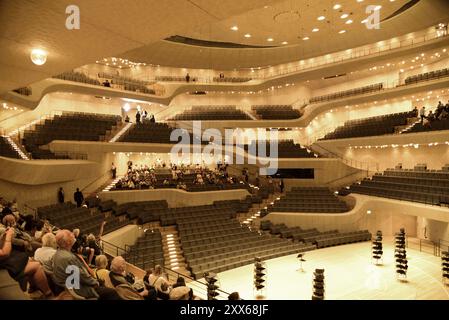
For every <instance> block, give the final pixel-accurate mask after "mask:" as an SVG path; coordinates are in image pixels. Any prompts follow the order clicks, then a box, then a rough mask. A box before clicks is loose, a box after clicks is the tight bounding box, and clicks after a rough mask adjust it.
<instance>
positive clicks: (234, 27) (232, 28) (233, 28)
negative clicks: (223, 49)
mask: <svg viewBox="0 0 449 320" xmlns="http://www.w3.org/2000/svg"><path fill="white" fill-rule="evenodd" d="M238 29H239V27H237V26H233V27H231V30H233V31H237V30H238Z"/></svg>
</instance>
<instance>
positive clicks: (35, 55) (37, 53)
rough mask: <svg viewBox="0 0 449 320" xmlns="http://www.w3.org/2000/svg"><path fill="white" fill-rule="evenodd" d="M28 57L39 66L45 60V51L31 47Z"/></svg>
mask: <svg viewBox="0 0 449 320" xmlns="http://www.w3.org/2000/svg"><path fill="white" fill-rule="evenodd" d="M30 58H31V61H33V63H34V64H35V65H38V66H41V65H43V64H44V63H45V62H47V52H46V51H44V50H42V49H33V50H31V54H30Z"/></svg>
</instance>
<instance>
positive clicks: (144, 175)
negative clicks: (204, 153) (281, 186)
mask: <svg viewBox="0 0 449 320" xmlns="http://www.w3.org/2000/svg"><path fill="white" fill-rule="evenodd" d="M163 168H166V169H167V170H169V172H171V173H170V174H157V173H156V172H157V170H158V169H163ZM237 180H238V179H237V178H236V177H231V176H229V174H228V173H227V172H226V166H225V165H224V166H217V167H216V168H215V169H213V170H212V169H210V168H208V167H202V166H200V165H196V166H193V165H184V164H182V165H180V166H177V165H171V168H170V169H168V168H167V167H166V165H165V164H164V163H163V164H160V163H158V164H154V165H152V166H148V165H145V166H140V167H139V166H137V165H136V166H134V167H132V166H131V167H128V172H127V173H126V175H125V176H124V177H123V178H121V179H120V180H119V181H118V182H117V183H116V184H115V186H114V188H113V189H111V191H113V190H135V189H136V190H137V189H156V188H177V189H183V190H186V191H208V190H224V189H246V188H248V184H246V183H244V182H243V181H242V182H243V183H242V182H240V183H237Z"/></svg>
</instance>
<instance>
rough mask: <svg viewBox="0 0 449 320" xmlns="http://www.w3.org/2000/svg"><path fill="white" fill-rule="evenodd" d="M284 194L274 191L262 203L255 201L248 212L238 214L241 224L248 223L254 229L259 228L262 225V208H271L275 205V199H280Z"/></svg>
mask: <svg viewBox="0 0 449 320" xmlns="http://www.w3.org/2000/svg"><path fill="white" fill-rule="evenodd" d="M281 195H282V194H281V193H279V192H275V193H272V194H270V195H269V196H268V198H267V199H264V200H263V201H262V203H260V204H259V203H255V204H253V206H252V207H251V209H249V211H248V212H247V213H240V214H238V215H237V220H238V221H239V222H240V223H241V224H246V225H248V226H249V227H250V228H251V229H253V230H258V229H259V226H260V219H261V216H260V215H261V210H263V209H267V208H269V207H270V206H271V205H273V203H274V201H275V200H276V199H278V198H279V197H280V196H281Z"/></svg>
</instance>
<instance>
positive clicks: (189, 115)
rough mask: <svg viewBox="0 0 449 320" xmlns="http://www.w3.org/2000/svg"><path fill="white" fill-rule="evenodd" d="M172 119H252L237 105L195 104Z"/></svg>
mask: <svg viewBox="0 0 449 320" xmlns="http://www.w3.org/2000/svg"><path fill="white" fill-rule="evenodd" d="M171 120H181V121H182V120H251V118H250V117H249V116H248V115H247V114H246V113H245V112H243V111H242V110H240V109H237V108H236V106H194V107H192V109H190V110H185V111H184V112H183V113H180V114H177V115H176V116H174V117H173V118H172V119H171Z"/></svg>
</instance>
